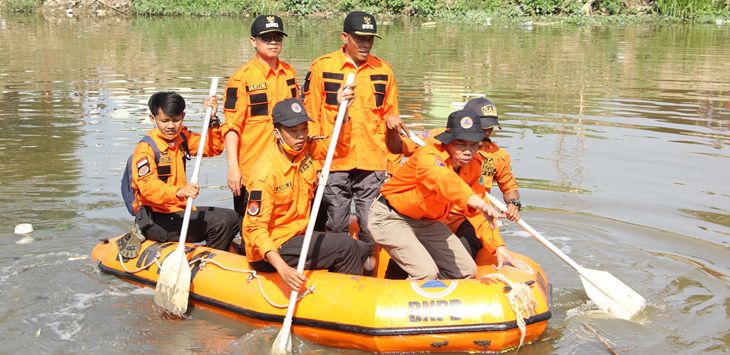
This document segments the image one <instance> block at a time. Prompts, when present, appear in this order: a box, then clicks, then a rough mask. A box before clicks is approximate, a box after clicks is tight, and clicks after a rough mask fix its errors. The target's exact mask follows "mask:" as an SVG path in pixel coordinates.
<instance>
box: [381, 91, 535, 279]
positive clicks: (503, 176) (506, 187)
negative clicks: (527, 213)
mask: <svg viewBox="0 0 730 355" xmlns="http://www.w3.org/2000/svg"><path fill="white" fill-rule="evenodd" d="M463 111H465V112H467V114H469V115H470V116H471V117H478V118H479V121H480V124H481V127H482V131H484V135H485V137H484V140H482V144H481V146H480V148H479V151H478V154H479V159H480V161H481V164H482V166H481V181H482V185H483V186H484V189H485V191H486V192H489V191H490V190H491V189H492V185H493V184H494V182H495V181H496V182H497V185H498V186H499V189H500V190H501V191H502V195H503V197H504V201H505V203H506V204H507V213H506V217H507V218H508V219H509V220H512V221H517V220H519V219H520V212H519V211H520V208H521V207H522V205H521V203H520V200H519V198H520V193H519V191H518V189H517V188H518V186H517V182H516V181H515V178H514V175H513V174H512V168H511V166H510V165H511V160H510V157H509V153H507V151H506V150H504V149H502V148H500V147H499V146H497V144H496V143H494V142H492V140H491V139H490V138H489V137H490V136H491V135H492V133H493V132H494V127H497V128H500V129H501V128H502V127H500V126H499V121H497V117H498V116H497V108H496V107H495V106H494V104H493V103H492V102H491V101H490V100H488V99H486V98H483V97H479V98H474V99H471V100H469V101H468V102H467V103H466V105H464V109H463ZM391 121H392V122H389V124H391V125H394V126H398V127H400V126H402V122H400V120H398V119H393V120H391ZM443 131H444V129H443V128H439V129H433V130H429V131H425V132H423V134H422V135H421V137H422V138H424V139H426V140H428V142H429V143H433V144H438V143H439V141H438V140H436V139H435V138H434V137H435V136H436V135H438V134H440V133H441V132H443ZM391 138H394V139H396V140H397V139H399V138H398V137H391ZM399 145H400V146H401V148H400V149H395V151H396V152H398V153H400V152H402V153H403V154H404V155H406V156H410V155H412V154H413V152H414V151H416V150H417V149H418V148H419V147H418V146H417V145H416V144H415V143H414V142H413V141H412V140H410V139H402V142H399V143H398V144H396V143H391V145H390V147H398V146H399ZM391 149H392V148H391ZM476 218H477V219H480V216H476ZM466 219H467V218H466V217H465V216H464V214H463V213H462V211H461V210H460V209H459V208H458V207H457V208H454V210H452V211H451V213H449V216H448V217H447V218H446V220H445V221H444V223H445V224H446V225H447V226H448V227H449V229H451V231H453V232H454V233H456V235H457V236H458V237H459V239H461V241H462V243H463V244H464V246H465V247H466V248H467V250H468V251H469V253H470V254H471V255H472V256H473V257H476V255H477V253H478V252H479V250H480V249H481V248H482V246H483V244H484V243H483V241H481V239H482V238H487V240H492V239H495V238H499V239H501V236H500V235H499V230H497V229H494V230H492V229H491V228H489V226H488V224H487V223H486V221H484V220H483V219H481V221H480V220H474V221H472V222H471V223H469V222H468V221H467V220H466ZM473 224H475V225H477V226H481V227H477V229H478V230H480V231H481V232H480V233H477V232H476V231H475V229H474V227H473ZM491 234H494V235H493V236H491ZM394 274H395V273H394Z"/></svg>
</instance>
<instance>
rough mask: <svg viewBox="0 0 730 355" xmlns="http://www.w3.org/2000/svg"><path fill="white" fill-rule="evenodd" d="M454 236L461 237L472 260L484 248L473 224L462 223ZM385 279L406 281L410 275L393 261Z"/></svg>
mask: <svg viewBox="0 0 730 355" xmlns="http://www.w3.org/2000/svg"><path fill="white" fill-rule="evenodd" d="M454 234H456V236H457V237H459V241H461V244H463V245H464V248H466V251H468V252H469V255H471V257H472V258H476V257H477V254H478V253H479V251H480V250H481V249H482V248H483V246H482V241H481V240H480V239H479V238H477V234H476V232H475V231H474V227H473V226H472V225H471V223H469V221H464V222H462V223H461V224H460V225H459V228H457V229H456V232H455V233H454ZM385 278H386V279H396V280H397V279H406V278H408V273H406V272H405V271H403V269H402V268H401V267H400V266H398V264H396V262H395V261H393V259H391V260H390V261H389V262H388V268H387V269H386V270H385Z"/></svg>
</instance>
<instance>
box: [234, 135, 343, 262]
mask: <svg viewBox="0 0 730 355" xmlns="http://www.w3.org/2000/svg"><path fill="white" fill-rule="evenodd" d="M350 127H351V126H350V125H349V124H344V125H343V126H342V131H341V134H340V139H339V140H338V144H337V150H338V151H339V150H341V149H347V147H348V143H347V142H349V141H350ZM329 141H330V140H329V139H325V140H310V141H309V142H308V143H307V145H306V147H305V148H304V149H305V152H303V153H300V154H299V155H297V156H296V157H295V159H294V161H293V162H291V161H289V159H287V158H286V156H285V155H284V153H282V152H281V151H280V150H279V149H278V148H274V149H270V150H269V151H268V152H267V153H266V154H265V155H264V157H263V158H264V159H263V161H265V162H266V163H265V165H263V166H262V167H261V168H259V170H257V171H256V173H255V174H254V175H253V178H252V179H251V185H250V186H248V189H249V191H250V192H249V201H248V206H247V208H246V215H245V216H244V218H243V236H244V240H245V242H246V255H247V257H248V260H249V261H259V260H262V259H264V256H265V255H266V253H267V252H269V251H272V250H277V249H278V248H279V247H280V246H281V245H282V244H284V243H285V242H286V241H287V240H289V239H291V238H292V237H295V236H297V235H299V234H302V233H304V232H305V231H306V229H307V223H308V222H309V213H310V211H311V209H312V198H313V197H314V191H315V185H314V184H315V181H316V180H317V169H318V167H317V165H316V164H315V160H324V158H325V157H326V156H327V148H329Z"/></svg>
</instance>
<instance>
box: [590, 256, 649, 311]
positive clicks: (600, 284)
mask: <svg viewBox="0 0 730 355" xmlns="http://www.w3.org/2000/svg"><path fill="white" fill-rule="evenodd" d="M579 273H580V281H581V282H582V283H583V288H585V290H586V294H587V295H588V297H589V298H590V299H591V300H592V301H593V302H594V303H595V304H596V305H597V306H598V308H600V309H601V310H602V311H604V312H606V313H608V314H610V315H612V316H614V317H616V318H620V319H626V320H629V319H631V317H633V316H634V315H636V313H639V312H640V311H641V310H642V309H643V308H644V306H645V305H646V300H645V299H644V297H641V295H640V294H638V293H636V291H634V290H632V289H631V288H630V287H629V286H627V285H626V284H624V283H623V282H621V280H619V279H617V278H616V277H614V276H613V275H611V274H610V273H608V272H606V271H600V270H593V269H586V268H581V270H579Z"/></svg>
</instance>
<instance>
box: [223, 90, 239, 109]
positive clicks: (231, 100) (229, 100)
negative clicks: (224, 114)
mask: <svg viewBox="0 0 730 355" xmlns="http://www.w3.org/2000/svg"><path fill="white" fill-rule="evenodd" d="M236 101H238V88H236V87H235V86H233V87H228V88H226V101H225V103H224V104H223V109H224V110H235V109H236Z"/></svg>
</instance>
